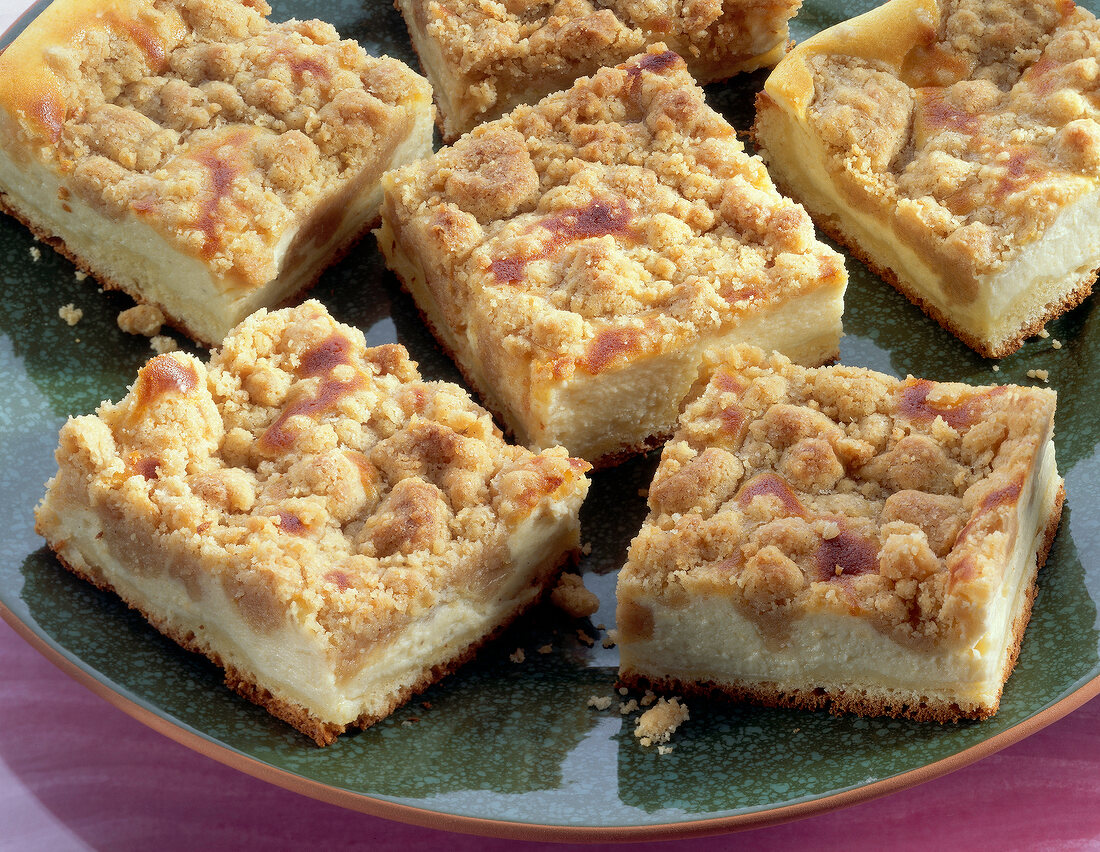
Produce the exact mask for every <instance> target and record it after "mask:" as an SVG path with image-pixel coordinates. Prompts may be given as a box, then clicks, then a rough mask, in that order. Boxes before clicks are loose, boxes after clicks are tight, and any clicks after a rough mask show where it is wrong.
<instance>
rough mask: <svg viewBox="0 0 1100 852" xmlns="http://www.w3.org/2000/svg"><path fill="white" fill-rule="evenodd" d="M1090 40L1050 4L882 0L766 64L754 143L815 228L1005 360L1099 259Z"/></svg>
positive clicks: (1081, 16)
mask: <svg viewBox="0 0 1100 852" xmlns="http://www.w3.org/2000/svg"><path fill="white" fill-rule="evenodd" d="M1098 35H1100V24H1098V23H1097V21H1096V19H1095V18H1094V17H1093V16H1092V15H1091V14H1090V13H1088V12H1087V11H1085V10H1083V9H1080V8H1077V7H1075V6H1074V5H1073V4H1072V3H1065V2H1061V0H1044V2H1041V3H1033V4H1026V3H1021V2H1017V0H997V2H994V3H989V2H983V1H982V0H892V2H889V3H886V4H884V5H883V6H881V7H879V8H877V9H875V10H873V11H871V12H868V13H866V14H864V15H862V16H859V17H857V18H854V19H852V20H851V21H848V22H846V23H844V24H842V25H838V26H837V27H834V28H832V29H829V30H826V31H824V32H822V33H820V34H819V35H817V36H815V37H814V38H812V39H810V40H808V41H807V42H805V43H804V44H802V45H799V46H798V47H797V48H796V49H795V50H794V51H792V53H791V54H790V55H789V56H788V57H786V58H785V59H784V60H783V61H782V62H781V63H780V64H779V65H778V66H777V68H776V70H775V72H773V74H772V76H771V77H770V78H769V79H768V81H767V83H766V85H765V91H764V92H763V93H761V95H760V96H759V97H758V99H757V121H756V125H755V127H754V135H755V138H756V141H757V145H758V150H760V152H761V154H762V156H763V157H764V159H765V161H766V162H768V165H769V168H770V169H771V171H772V173H773V175H775V177H776V180H777V183H778V184H780V185H781V186H784V187H786V188H787V189H788V190H790V191H791V192H793V193H794V197H796V198H798V199H799V200H800V201H802V202H803V203H805V204H806V206H807V208H808V209H809V210H810V211H811V213H812V214H813V215H814V218H815V221H817V222H818V223H819V225H820V226H821V227H822V228H823V229H826V230H828V231H829V232H830V233H832V234H833V235H834V236H835V237H836V238H837V239H839V240H840V241H842V242H843V243H844V244H845V245H847V246H848V247H850V248H851V249H852V250H853V253H855V254H856V255H857V256H860V257H861V258H863V259H865V260H866V261H867V262H868V265H870V266H871V267H872V268H873V269H875V271H876V272H878V273H879V274H880V275H881V276H882V277H883V278H885V279H886V280H887V281H888V282H890V283H891V284H894V285H895V286H896V287H897V288H898V289H899V290H901V292H902V293H903V294H905V295H906V296H907V298H909V299H910V300H911V301H913V302H914V303H915V304H917V305H918V306H919V307H921V308H922V309H924V310H926V312H927V313H929V314H930V315H931V316H932V317H933V318H934V319H935V320H936V321H937V322H939V323H940V324H941V325H943V326H944V327H945V328H946V329H948V330H949V331H951V332H953V333H955V334H957V335H958V336H959V337H960V338H961V339H963V340H964V342H966V343H967V345H969V346H971V347H972V348H974V349H976V350H977V351H978V352H980V353H981V354H983V355H985V356H987V357H1002V356H1004V355H1007V354H1010V353H1011V352H1012V351H1015V350H1016V349H1017V348H1018V347H1019V346H1020V344H1021V343H1022V341H1023V340H1024V339H1025V338H1026V337H1027V336H1028V335H1029V334H1032V333H1034V332H1035V331H1036V330H1038V329H1041V328H1042V326H1043V325H1044V324H1045V323H1046V322H1048V321H1049V320H1051V319H1052V318H1054V317H1056V316H1058V315H1059V314H1060V313H1062V312H1064V311H1065V310H1068V309H1069V308H1071V307H1073V306H1074V305H1076V304H1078V303H1080V301H1081V300H1083V299H1084V298H1085V297H1086V296H1087V295H1088V293H1089V291H1090V287H1091V285H1092V282H1093V281H1094V279H1095V269H1096V267H1097V266H1100V252H1097V251H1095V250H1094V248H1092V247H1093V246H1094V245H1095V243H1096V239H1097V238H1096V236H1094V235H1092V232H1091V229H1092V228H1094V227H1095V225H1094V222H1093V220H1094V219H1095V217H1094V216H1092V215H1091V213H1090V210H1091V208H1093V207H1095V203H1096V202H1095V200H1094V199H1095V197H1096V194H1097V192H1100V110H1098V109H1097V107H1096V100H1095V97H1094V94H1095V92H1094V89H1095V80H1094V79H1093V76H1092V75H1091V74H1090V72H1089V71H1088V70H1087V69H1088V68H1089V67H1090V63H1091V64H1095V62H1096V60H1097V57H1098V56H1100V50H1098V48H1097V46H1096V45H1097V44H1098V39H1097V36H1098ZM1008 45H1011V46H1012V47H1011V49H1010V48H1009V47H1008Z"/></svg>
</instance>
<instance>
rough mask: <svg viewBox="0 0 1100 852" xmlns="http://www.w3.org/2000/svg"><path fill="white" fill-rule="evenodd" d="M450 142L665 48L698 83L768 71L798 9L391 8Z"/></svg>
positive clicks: (744, 0) (527, 1)
mask: <svg viewBox="0 0 1100 852" xmlns="http://www.w3.org/2000/svg"><path fill="white" fill-rule="evenodd" d="M395 5H396V6H397V8H398V9H400V10H401V14H402V15H404V17H405V22H406V24H407V25H408V28H409V35H410V36H411V38H412V43H413V46H414V47H415V48H416V51H417V53H418V54H419V56H420V63H421V65H422V66H423V68H424V73H425V74H427V76H428V79H429V80H431V82H432V87H433V89H434V91H435V96H436V100H437V102H438V105H439V112H440V119H441V129H442V131H443V138H444V139H445V140H447V141H449V142H453V141H454V140H455V139H457V138H458V137H459V136H460V135H461V134H463V133H466V132H467V131H469V130H471V129H472V128H473V127H474V126H476V125H478V124H481V123H483V122H485V121H491V120H493V119H496V118H499V117H500V116H502V115H503V114H504V113H506V112H508V111H509V110H511V109H513V108H514V107H516V106H518V105H519V104H533V103H535V102H537V101H539V100H540V99H541V98H543V97H544V96H546V95H548V94H550V93H551V92H556V91H558V90H560V89H566V88H568V87H569V86H570V85H572V83H573V81H574V80H576V79H577V78H578V77H582V76H585V75H589V74H593V73H595V72H596V71H597V70H598V69H600V68H602V67H604V66H612V65H617V64H618V63H620V62H623V61H625V60H627V59H629V58H630V57H631V56H633V55H634V54H636V53H640V52H641V51H643V50H645V48H646V46H647V45H650V44H653V43H656V42H663V43H665V44H667V45H668V46H669V47H670V48H672V49H673V50H675V51H676V52H678V53H679V54H680V55H681V56H683V57H684V58H685V59H686V60H687V63H688V69H689V70H690V71H691V73H692V74H693V75H694V76H695V78H696V79H697V80H699V81H700V82H701V83H710V82H714V81H716V80H724V79H726V78H727V77H731V76H733V75H734V74H737V73H740V72H742V71H753V70H755V69H757V68H763V67H770V66H772V65H775V63H776V62H778V61H779V59H780V57H782V56H783V54H784V52H785V51H786V49H787V39H788V22H789V21H790V19H791V18H792V17H793V16H794V14H795V12H797V11H798V8H799V7H800V6H801V5H802V0H771V2H766V3H758V2H752V0H692V2H689V3H684V2H674V0H644V2H639V0H600V2H597V3H593V2H590V0H504V2H501V0H396V3H395Z"/></svg>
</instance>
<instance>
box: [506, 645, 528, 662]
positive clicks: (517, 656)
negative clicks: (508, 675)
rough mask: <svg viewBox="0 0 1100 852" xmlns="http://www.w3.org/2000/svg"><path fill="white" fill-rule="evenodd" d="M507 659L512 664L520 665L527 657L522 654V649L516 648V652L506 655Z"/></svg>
mask: <svg viewBox="0 0 1100 852" xmlns="http://www.w3.org/2000/svg"><path fill="white" fill-rule="evenodd" d="M508 659H509V660H511V661H512V662H513V663H522V662H523V661H524V660H526V659H527V655H526V654H525V653H524V652H523V649H522V648H516V650H515V651H514V652H513V653H511V654H509V655H508Z"/></svg>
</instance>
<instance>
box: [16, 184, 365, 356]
mask: <svg viewBox="0 0 1100 852" xmlns="http://www.w3.org/2000/svg"><path fill="white" fill-rule="evenodd" d="M0 212H2V213H7V214H8V215H9V216H11V217H12V218H13V219H15V220H16V221H18V222H19V223H20V224H22V225H23V226H25V227H26V228H27V229H28V230H29V231H30V232H31V233H32V234H33V235H34V237H35V239H37V240H38V241H39V242H41V243H45V244H46V245H48V246H50V248H52V249H53V250H54V251H56V252H57V253H58V254H59V255H61V256H62V257H64V258H66V259H67V260H68V261H70V262H71V263H72V264H73V265H74V266H76V268H77V269H79V270H81V271H83V272H86V273H87V274H88V275H90V276H91V277H92V278H94V279H95V281H96V283H97V284H99V286H100V287H101V288H102V289H104V290H118V291H120V292H122V293H125V294H126V295H127V296H129V297H130V298H131V299H133V300H134V302H136V303H137V304H139V305H152V306H153V307H155V308H156V309H157V310H159V311H160V312H161V313H162V314H163V315H164V320H165V325H168V326H171V327H172V328H174V329H176V330H177V331H179V332H180V333H182V334H184V335H186V336H187V337H189V338H190V339H191V340H193V341H195V342H196V343H198V344H199V345H200V346H205V347H206V348H208V349H213V348H214V347H217V346H220V345H221V341H220V340H218V341H209V340H206V339H205V338H204V337H202V336H200V335H198V334H196V333H195V331H194V330H192V329H191V328H190V326H188V325H187V322H186V321H185V320H183V319H181V318H180V317H177V316H175V315H174V314H172V313H171V312H169V311H168V309H167V308H165V307H164V306H163V305H161V304H159V303H158V302H155V301H153V300H152V299H149V298H148V297H147V296H145V295H144V294H142V293H140V292H138V291H137V290H136V289H134V288H131V287H126V286H124V285H122V284H119V283H118V282H117V281H115V280H114V279H112V278H108V277H107V276H106V275H103V274H101V273H100V272H98V271H96V270H95V269H94V268H93V267H92V266H91V265H90V264H88V263H87V262H86V261H85V259H84V258H83V257H81V256H80V255H79V254H77V253H76V252H74V251H72V250H70V249H69V246H68V245H67V244H66V242H65V240H64V238H62V237H60V236H58V235H57V234H54V233H52V232H50V231H47V230H44V229H43V228H42V227H40V226H39V225H37V224H34V223H33V222H32V221H31V220H30V219H29V218H28V217H27V216H26V215H24V214H23V213H22V212H21V211H20V210H19V209H18V208H16V207H15V206H13V205H12V204H11V202H10V200H9V193H5V192H0ZM381 219H382V215H381V210H379V213H378V214H377V215H376V216H374V217H373V218H372V219H369V220H366V221H365V222H364V224H363V226H362V227H361V228H359V229H358V230H356V231H353V232H352V233H351V235H350V236H349V237H348V239H346V240H345V241H344V242H343V243H341V244H340V245H339V246H337V247H336V248H335V249H333V251H332V252H331V253H330V254H329V256H328V259H327V260H326V261H325V262H324V263H321V264H319V265H318V267H317V271H316V274H315V275H313V277H312V278H310V279H308V280H307V281H306V282H305V283H304V284H303V285H302V286H301V287H300V288H298V289H297V290H296V291H295V292H294V293H292V294H291V295H289V296H287V298H286V299H284V300H283V301H282V302H280V303H279V304H278V305H272V306H271V307H272V308H275V307H288V306H290V305H295V304H297V303H298V302H300V301H301V300H302V298H303V297H304V296H305V294H306V293H308V292H309V291H310V290H312V289H313V288H314V287H315V286H316V285H317V282H318V281H319V280H320V278H321V275H322V273H324V272H325V270H327V269H328V268H329V267H331V266H334V265H335V264H337V263H339V262H340V261H341V260H343V259H344V258H345V257H347V255H348V252H350V251H351V250H352V249H353V248H354V247H355V245H356V244H357V243H358V242H359V241H360V240H361V239H363V238H364V237H365V236H366V235H367V233H368V232H369V231H371V230H372V229H374V228H376V227H377V226H378V223H379V222H380V221H381Z"/></svg>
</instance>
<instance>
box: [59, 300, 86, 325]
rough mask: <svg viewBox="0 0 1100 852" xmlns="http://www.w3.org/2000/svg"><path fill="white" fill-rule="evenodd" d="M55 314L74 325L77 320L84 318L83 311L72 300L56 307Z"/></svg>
mask: <svg viewBox="0 0 1100 852" xmlns="http://www.w3.org/2000/svg"><path fill="white" fill-rule="evenodd" d="M57 315H58V316H59V317H61V319H63V320H65V322H66V323H68V324H69V325H76V324H77V323H78V322H80V320H81V319H83V318H84V311H82V310H81V309H80V308H78V307H77V306H76V305H74V304H73V303H72V302H69V304H67V305H62V306H61V307H60V308H58V309H57Z"/></svg>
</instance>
